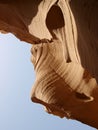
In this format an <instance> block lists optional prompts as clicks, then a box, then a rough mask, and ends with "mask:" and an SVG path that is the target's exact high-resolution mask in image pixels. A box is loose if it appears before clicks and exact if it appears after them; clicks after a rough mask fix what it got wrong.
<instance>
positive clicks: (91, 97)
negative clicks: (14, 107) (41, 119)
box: [0, 0, 98, 128]
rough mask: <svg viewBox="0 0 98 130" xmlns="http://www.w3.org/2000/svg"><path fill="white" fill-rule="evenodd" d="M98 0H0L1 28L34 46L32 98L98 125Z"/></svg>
mask: <svg viewBox="0 0 98 130" xmlns="http://www.w3.org/2000/svg"><path fill="white" fill-rule="evenodd" d="M97 12H98V1H97V0H90V1H88V0H82V1H81V0H71V1H69V0H37V1H36V0H28V1H27V0H24V1H23V0H14V1H12V0H1V1H0V30H1V32H3V33H8V32H11V33H13V34H14V35H15V36H16V37H17V38H19V39H20V40H23V41H26V42H28V43H31V44H32V48H31V53H32V57H31V61H32V63H33V65H34V68H35V72H36V80H35V83H34V85H33V88H32V91H31V100H32V101H33V102H36V103H40V104H42V105H44V106H45V110H46V111H47V112H48V113H50V114H54V115H57V116H59V117H61V118H63V117H66V118H68V119H75V120H78V121H81V122H83V123H85V124H87V125H90V126H92V127H95V128H98V112H97V111H98V37H97V35H98V29H97V28H98V24H97V23H98V19H97V17H98V14H97Z"/></svg>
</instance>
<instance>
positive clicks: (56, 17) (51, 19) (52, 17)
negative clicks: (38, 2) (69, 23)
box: [46, 5, 65, 37]
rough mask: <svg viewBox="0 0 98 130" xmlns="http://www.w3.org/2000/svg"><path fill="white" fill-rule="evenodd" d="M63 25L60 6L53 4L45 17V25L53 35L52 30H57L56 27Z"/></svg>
mask: <svg viewBox="0 0 98 130" xmlns="http://www.w3.org/2000/svg"><path fill="white" fill-rule="evenodd" d="M64 25H65V23H64V17H63V13H62V11H61V9H60V7H59V6H57V5H53V6H52V7H51V9H50V10H49V12H48V14H47V17H46V26H47V28H48V30H49V32H50V33H51V35H52V36H53V37H54V36H55V34H54V31H57V29H60V28H62V27H64Z"/></svg>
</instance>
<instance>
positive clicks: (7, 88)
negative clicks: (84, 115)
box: [0, 34, 95, 130]
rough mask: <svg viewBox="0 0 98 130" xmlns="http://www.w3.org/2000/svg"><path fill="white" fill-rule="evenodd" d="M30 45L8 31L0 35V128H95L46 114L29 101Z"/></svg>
mask: <svg viewBox="0 0 98 130" xmlns="http://www.w3.org/2000/svg"><path fill="white" fill-rule="evenodd" d="M30 48H31V45H29V44H27V43H25V42H20V40H18V39H17V38H15V36H13V35H12V34H5V35H4V34H0V130H95V129H94V128H92V127H89V126H87V125H84V124H82V123H80V122H77V121H73V120H67V119H66V118H64V119H61V118H59V117H56V116H53V115H49V114H47V113H46V112H45V111H44V109H43V106H41V105H39V104H35V103H32V102H31V100H30V91H31V88H32V86H33V83H34V79H35V74H34V70H33V65H32V63H31V62H30V57H31V54H30Z"/></svg>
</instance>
